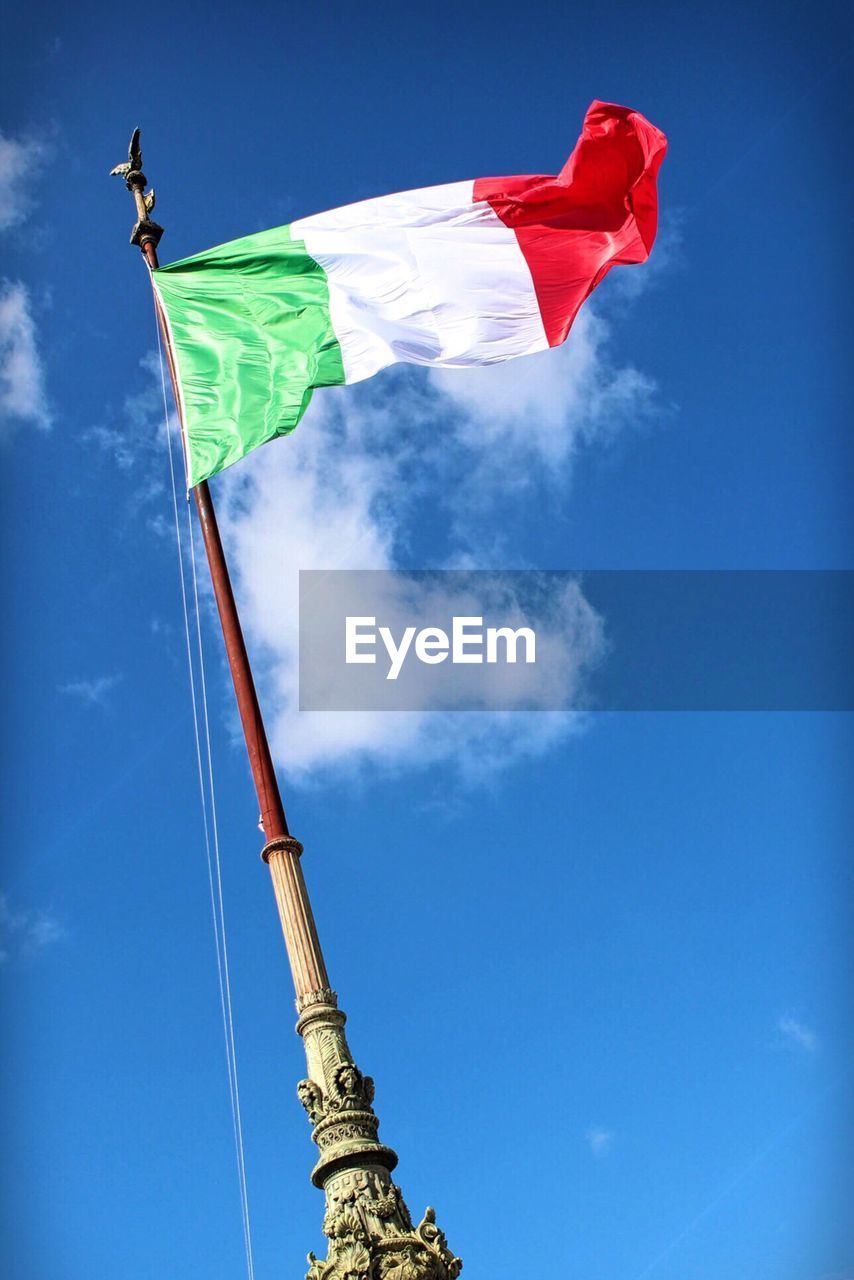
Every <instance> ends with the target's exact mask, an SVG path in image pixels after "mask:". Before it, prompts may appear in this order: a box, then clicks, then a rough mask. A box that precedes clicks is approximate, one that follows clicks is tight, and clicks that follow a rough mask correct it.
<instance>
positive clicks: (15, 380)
mask: <svg viewBox="0 0 854 1280" xmlns="http://www.w3.org/2000/svg"><path fill="white" fill-rule="evenodd" d="M23 423H30V424H31V425H32V426H35V427H39V428H42V429H44V428H47V427H49V426H50V412H49V409H48V404H47V396H46V393H45V385H44V370H43V366H42V360H41V355H40V353H39V346H38V339H37V337H36V324H35V320H34V318H33V311H32V300H31V298H30V292H29V290H28V289H27V287H26V285H24V284H22V283H21V282H20V281H19V280H18V281H11V280H3V281H2V282H0V433H2V434H4V435H6V436H8V435H9V434H11V432H12V431H13V430H14V429H15V428H16V427H18V426H21V425H22V424H23Z"/></svg>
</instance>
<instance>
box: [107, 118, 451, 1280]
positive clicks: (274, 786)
mask: <svg viewBox="0 0 854 1280" xmlns="http://www.w3.org/2000/svg"><path fill="white" fill-rule="evenodd" d="M111 172H112V174H114V175H116V176H118V177H121V178H123V179H124V182H125V186H126V187H127V189H128V191H129V192H130V193H131V195H132V196H133V199H134V204H135V206H136V214H137V221H136V223H135V225H134V228H133V231H132V232H131V244H135V245H137V246H138V247H139V249H140V250H141V252H142V255H143V258H144V260H145V262H146V264H147V266H148V268H149V270H150V271H154V270H156V269H157V267H158V266H159V260H158V255H157V246H158V244H159V243H160V238H161V236H162V235H163V228H162V227H161V226H159V224H158V223H156V222H154V221H153V220H152V218H151V216H150V215H151V212H152V210H153V208H154V201H155V197H154V191H153V190H152V191H150V192H146V190H145V188H146V185H147V179H146V177H145V174H144V173H143V172H142V153H141V150H140V145H139V129H136V130H135V131H134V134H133V136H132V138H131V142H130V147H129V149H128V160H127V163H125V164H120V165H117V166H116V167H115V168H114V169H113V170H112V171H111ZM155 307H156V311H157V318H158V323H159V325H160V331H161V334H162V337H163V345H164V348H165V351H166V355H167V360H168V364H169V373H170V377H171V380H172V389H173V393H174V396H175V403H176V405H177V406H178V411H179V413H180V404H181V401H180V397H179V395H178V384H177V376H176V368H175V361H174V355H173V350H172V344H171V340H170V336H169V332H168V326H167V325H166V323H165V318H164V316H163V313H162V310H161V308H160V306H159V305H158V304H157V301H156V295H155ZM182 426H183V424H182ZM182 438H183V431H182ZM192 493H193V498H194V501H195V504H196V511H197V513H198V517H199V525H200V528H201V533H202V541H203V543H204V547H205V553H206V555H207V560H208V565H209V568H210V574H211V582H212V585H213V590H214V597H215V599H216V604H217V610H218V612H219V619H220V625H221V627H222V635H223V641H224V643H225V651H226V657H227V659H228V666H229V671H230V672H231V678H232V682H233V684H234V692H235V696H236V698H237V706H238V711H239V713H240V721H241V724H242V727H243V735H244V738H245V741H246V750H247V754H248V757H249V764H250V768H251V771H252V778H253V781H254V784H255V791H256V794H257V797H258V805H259V808H260V811H261V825H262V827H263V830H264V836H265V845H264V848H263V850H262V851H261V856H262V858H263V859H264V861H265V862H266V863H267V865H268V867H269V869H270V874H271V878H272V881H273V890H274V893H275V896H276V904H277V907H278V911H279V919H280V921H281V926H282V932H283V934H284V939H285V948H286V951H287V954H288V960H289V962H290V967H291V973H292V975H293V981H294V991H295V994H296V1007H297V1013H298V1021H297V1026H296V1030H297V1032H298V1033H299V1035H300V1036H301V1037H302V1039H303V1044H304V1047H305V1054H306V1062H307V1067H308V1071H307V1077H306V1079H304V1080H301V1081H300V1082H299V1084H298V1085H297V1096H298V1098H299V1100H300V1102H301V1103H302V1105H303V1107H304V1108H305V1110H306V1112H307V1114H308V1117H309V1120H310V1121H311V1124H312V1138H313V1140H314V1142H315V1143H316V1144H317V1146H318V1148H319V1159H318V1161H317V1164H316V1165H315V1167H314V1169H313V1170H312V1174H311V1179H312V1182H313V1183H314V1185H315V1186H317V1187H319V1188H322V1190H323V1191H324V1194H325V1198H326V1213H325V1216H324V1220H323V1233H324V1235H325V1236H327V1238H328V1240H329V1246H328V1256H327V1258H326V1259H320V1258H316V1257H315V1255H314V1254H313V1253H310V1254H309V1255H308V1262H309V1269H308V1272H307V1275H306V1280H384V1278H385V1277H386V1276H388V1277H389V1278H391V1277H401V1280H456V1277H457V1276H458V1275H459V1273H460V1271H461V1269H462V1262H461V1261H460V1259H459V1258H457V1257H455V1256H454V1254H453V1253H452V1252H451V1250H450V1249H449V1248H448V1246H447V1242H446V1240H445V1237H444V1234H443V1233H442V1232H441V1231H440V1230H439V1228H438V1227H437V1226H436V1217H435V1213H434V1211H433V1210H432V1209H429V1208H428V1209H427V1211H426V1213H425V1215H424V1217H423V1219H422V1220H421V1222H420V1223H419V1224H418V1226H413V1222H412V1219H411V1217H410V1214H409V1210H408V1209H407V1207H406V1204H405V1202H404V1199H403V1196H402V1193H401V1191H400V1188H399V1187H398V1186H397V1185H396V1184H395V1183H394V1182H392V1180H391V1177H390V1174H391V1171H392V1170H393V1169H394V1168H395V1166H396V1164H397V1155H396V1154H395V1152H394V1151H393V1150H392V1149H391V1148H390V1147H387V1146H384V1145H383V1144H382V1143H380V1142H379V1140H378V1136H377V1135H378V1130H379V1120H378V1118H377V1116H376V1113H375V1111H374V1108H373V1099H374V1083H373V1080H372V1079H371V1077H370V1076H365V1075H363V1074H362V1072H361V1071H360V1070H359V1068H358V1067H357V1066H356V1063H355V1061H354V1059H353V1056H352V1054H351V1052H350V1049H349V1046H348V1044H347V1039H346V1036H345V1034H344V1024H345V1022H346V1015H345V1014H344V1012H343V1011H342V1010H341V1009H339V1007H338V999H337V996H336V994H335V992H334V991H333V990H332V989H331V986H330V982H329V977H328V974H327V971H326V964H325V961H324V959H323V952H322V950H321V946H320V940H319V938H318V934H317V927H316V925H315V922H314V915H313V913H312V909H311V903H310V900H309V896H308V889H307V887H306V883H305V879H304V877H303V872H302V866H301V861H300V855H301V854H302V851H303V847H302V845H301V844H300V842H299V841H298V840H296V839H294V837H293V836H292V835H291V834H290V831H289V830H288V825H287V821H286V818H285V810H284V806H283V804H282V798H281V793H280V790H279V784H278V780H277V778H276V771H275V768H274V765H273V759H272V756H271V754H270V746H269V742H268V740H267V734H266V730H265V728H264V721H263V718H262V715H261V708H260V705H259V702H258V695H257V692H256V689H255V681H254V678H253V675H252V668H251V666H250V663H249V655H248V653H247V650H246V643H245V640H244V637H243V629H242V627H241V624H240V617H239V614H238V611H237V603H236V601H235V598H234V592H233V590H232V586H231V578H230V576H229V572H228V564H227V561H226V557H225V551H224V549H223V545H222V539H221V538H220V533H219V526H218V524H217V519H216V512H215V509H214V503H213V497H212V495H211V492H210V489H209V486H208V484H207V481H202V483H201V484H197V485H195V486H194V487H193V490H192Z"/></svg>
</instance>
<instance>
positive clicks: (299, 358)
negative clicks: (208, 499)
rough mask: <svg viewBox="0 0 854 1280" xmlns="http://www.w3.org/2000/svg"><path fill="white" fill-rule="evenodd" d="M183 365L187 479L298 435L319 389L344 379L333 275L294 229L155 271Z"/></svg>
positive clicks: (267, 233)
mask: <svg viewBox="0 0 854 1280" xmlns="http://www.w3.org/2000/svg"><path fill="white" fill-rule="evenodd" d="M154 278H155V279H154V283H155V288H156V290H157V293H158V296H159V298H160V301H161V303H162V306H163V309H164V311H165V312H166V317H167V321H168V324H169V329H170V333H171V338H172V347H173V350H174V352H175V358H176V360H177V363H178V375H179V381H180V384H181V398H182V401H183V406H182V407H183V417H184V426H185V429H186V434H187V443H188V452H189V483H190V484H191V485H195V484H198V483H199V482H200V481H202V480H206V479H207V478H208V477H209V476H212V475H215V474H216V473H217V472H218V471H222V470H223V468H224V467H227V466H230V465H231V463H233V462H237V461H238V460H239V459H240V458H242V457H244V455H245V454H247V453H248V452H249V451H250V449H254V448H255V447H256V445H259V444H263V443H264V442H265V441H267V440H271V439H272V438H273V437H274V436H279V435H286V434H287V433H288V432H290V431H293V429H294V427H295V426H296V425H297V423H298V422H299V420H300V418H301V417H302V415H303V414H304V413H305V410H306V408H307V407H308V403H309V400H310V399H311V392H312V388H314V387H329V386H336V385H338V384H340V383H343V382H344V365H343V363H342V359H341V348H340V346H339V345H338V340H337V338H336V337H335V333H334V331H333V328H332V322H331V320H330V316H329V288H328V285H327V281H326V273H325V272H324V270H323V268H322V267H321V266H320V265H319V264H318V263H317V262H315V260H314V258H312V257H311V255H310V254H309V253H308V252H307V251H306V247H305V244H304V243H303V241H302V240H295V239H293V238H292V237H291V232H290V227H287V226H285V227H276V228H274V229H273V230H272V231H261V232H258V233H257V234H256V235H251V236H244V237H243V238H242V239H240V240H233V241H231V242H230V243H229V244H225V245H220V246H219V247H217V248H215V249H209V250H207V251H206V252H205V253H199V254H196V255H194V256H193V257H191V258H182V259H181V260H180V261H179V262H173V263H170V264H169V265H168V266H165V267H158V269H157V270H156V271H155V272H154Z"/></svg>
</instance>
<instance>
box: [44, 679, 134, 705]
mask: <svg viewBox="0 0 854 1280" xmlns="http://www.w3.org/2000/svg"><path fill="white" fill-rule="evenodd" d="M123 679H124V677H123V676H122V675H113V676H96V677H95V678H94V679H92V680H70V681H69V682H68V683H67V684H62V685H60V686H59V692H60V693H65V694H68V696H69V697H72V698H79V699H80V701H81V702H83V703H85V705H86V706H89V707H106V706H107V705H108V703H109V695H110V694H111V693H112V691H113V690H114V689H115V687H116V685H118V684H120V683H121V681H122V680H123Z"/></svg>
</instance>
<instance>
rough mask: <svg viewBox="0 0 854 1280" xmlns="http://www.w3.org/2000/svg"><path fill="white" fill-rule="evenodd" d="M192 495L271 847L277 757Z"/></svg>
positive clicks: (278, 808) (210, 514)
mask: <svg viewBox="0 0 854 1280" xmlns="http://www.w3.org/2000/svg"><path fill="white" fill-rule="evenodd" d="M142 251H143V253H144V254H145V258H146V261H147V262H148V265H149V266H150V267H151V268H152V269H153V268H154V267H157V266H159V262H158V259H157V248H156V246H155V245H154V244H153V243H152V242H151V241H150V240H146V241H144V243H143V245H142ZM157 317H158V322H159V324H160V331H161V333H162V335H163V344H164V347H165V350H166V353H167V357H168V360H169V373H170V376H171V379H172V390H173V392H174V395H175V403H176V404H178V389H177V387H176V385H175V369H174V365H173V361H172V350H171V347H170V345H169V335H168V334H167V332H166V326H165V325H164V323H163V317H162V315H161V313H160V308H159V307H158V308H157ZM192 492H193V497H194V498H195V501H196V510H197V511H198V513H199V524H200V525H201V530H202V540H203V541H204V544H205V552H206V554H207V557H208V565H209V566H210V573H211V581H212V583H213V589H214V597H215V599H216V605H217V609H218V610H219V620H220V623H221V625H222V635H223V639H224V641H225V652H226V657H227V658H228V667H229V670H230V672H231V678H232V680H233V682H234V692H235V695H236V697H237V709H238V711H239V712H240V722H241V724H242V726H243V736H244V738H245V739H246V750H247V753H248V755H249V765H250V768H251V770H252V779H253V781H254V783H255V791H256V794H257V796H258V805H259V808H260V810H261V825H262V826H263V828H264V835H265V836H266V838H267V841H268V842H269V841H270V840H276V839H278V838H279V837H281V836H287V835H289V834H290V833H289V832H288V824H287V822H286V820H285V810H284V806H283V805H282V797H281V794H280V792H279V784H278V781H277V779H276V771H275V769H274V767H273V758H272V756H271V755H270V745H269V743H268V741H267V733H266V730H265V729H264V721H263V719H262V716H261V708H260V706H259V705H258V694H257V693H256V691H255V681H254V679H253V678H252V668H251V667H250V665H249V655H248V654H247V652H246V642H245V640H244V639H243V628H242V627H241V625H240V617H239V615H238V612H237V605H236V603H235V600H234V592H233V590H232V587H231V578H230V577H229V573H228V564H227V562H226V559H225V551H224V550H223V546H222V539H221V538H220V536H219V527H218V525H217V521H216V512H215V511H214V504H213V498H212V497H211V492H210V489H209V488H208V484H207V481H206V480H205V481H203V482H202V483H201V484H197V485H196V486H195V488H194V489H193V491H192Z"/></svg>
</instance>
